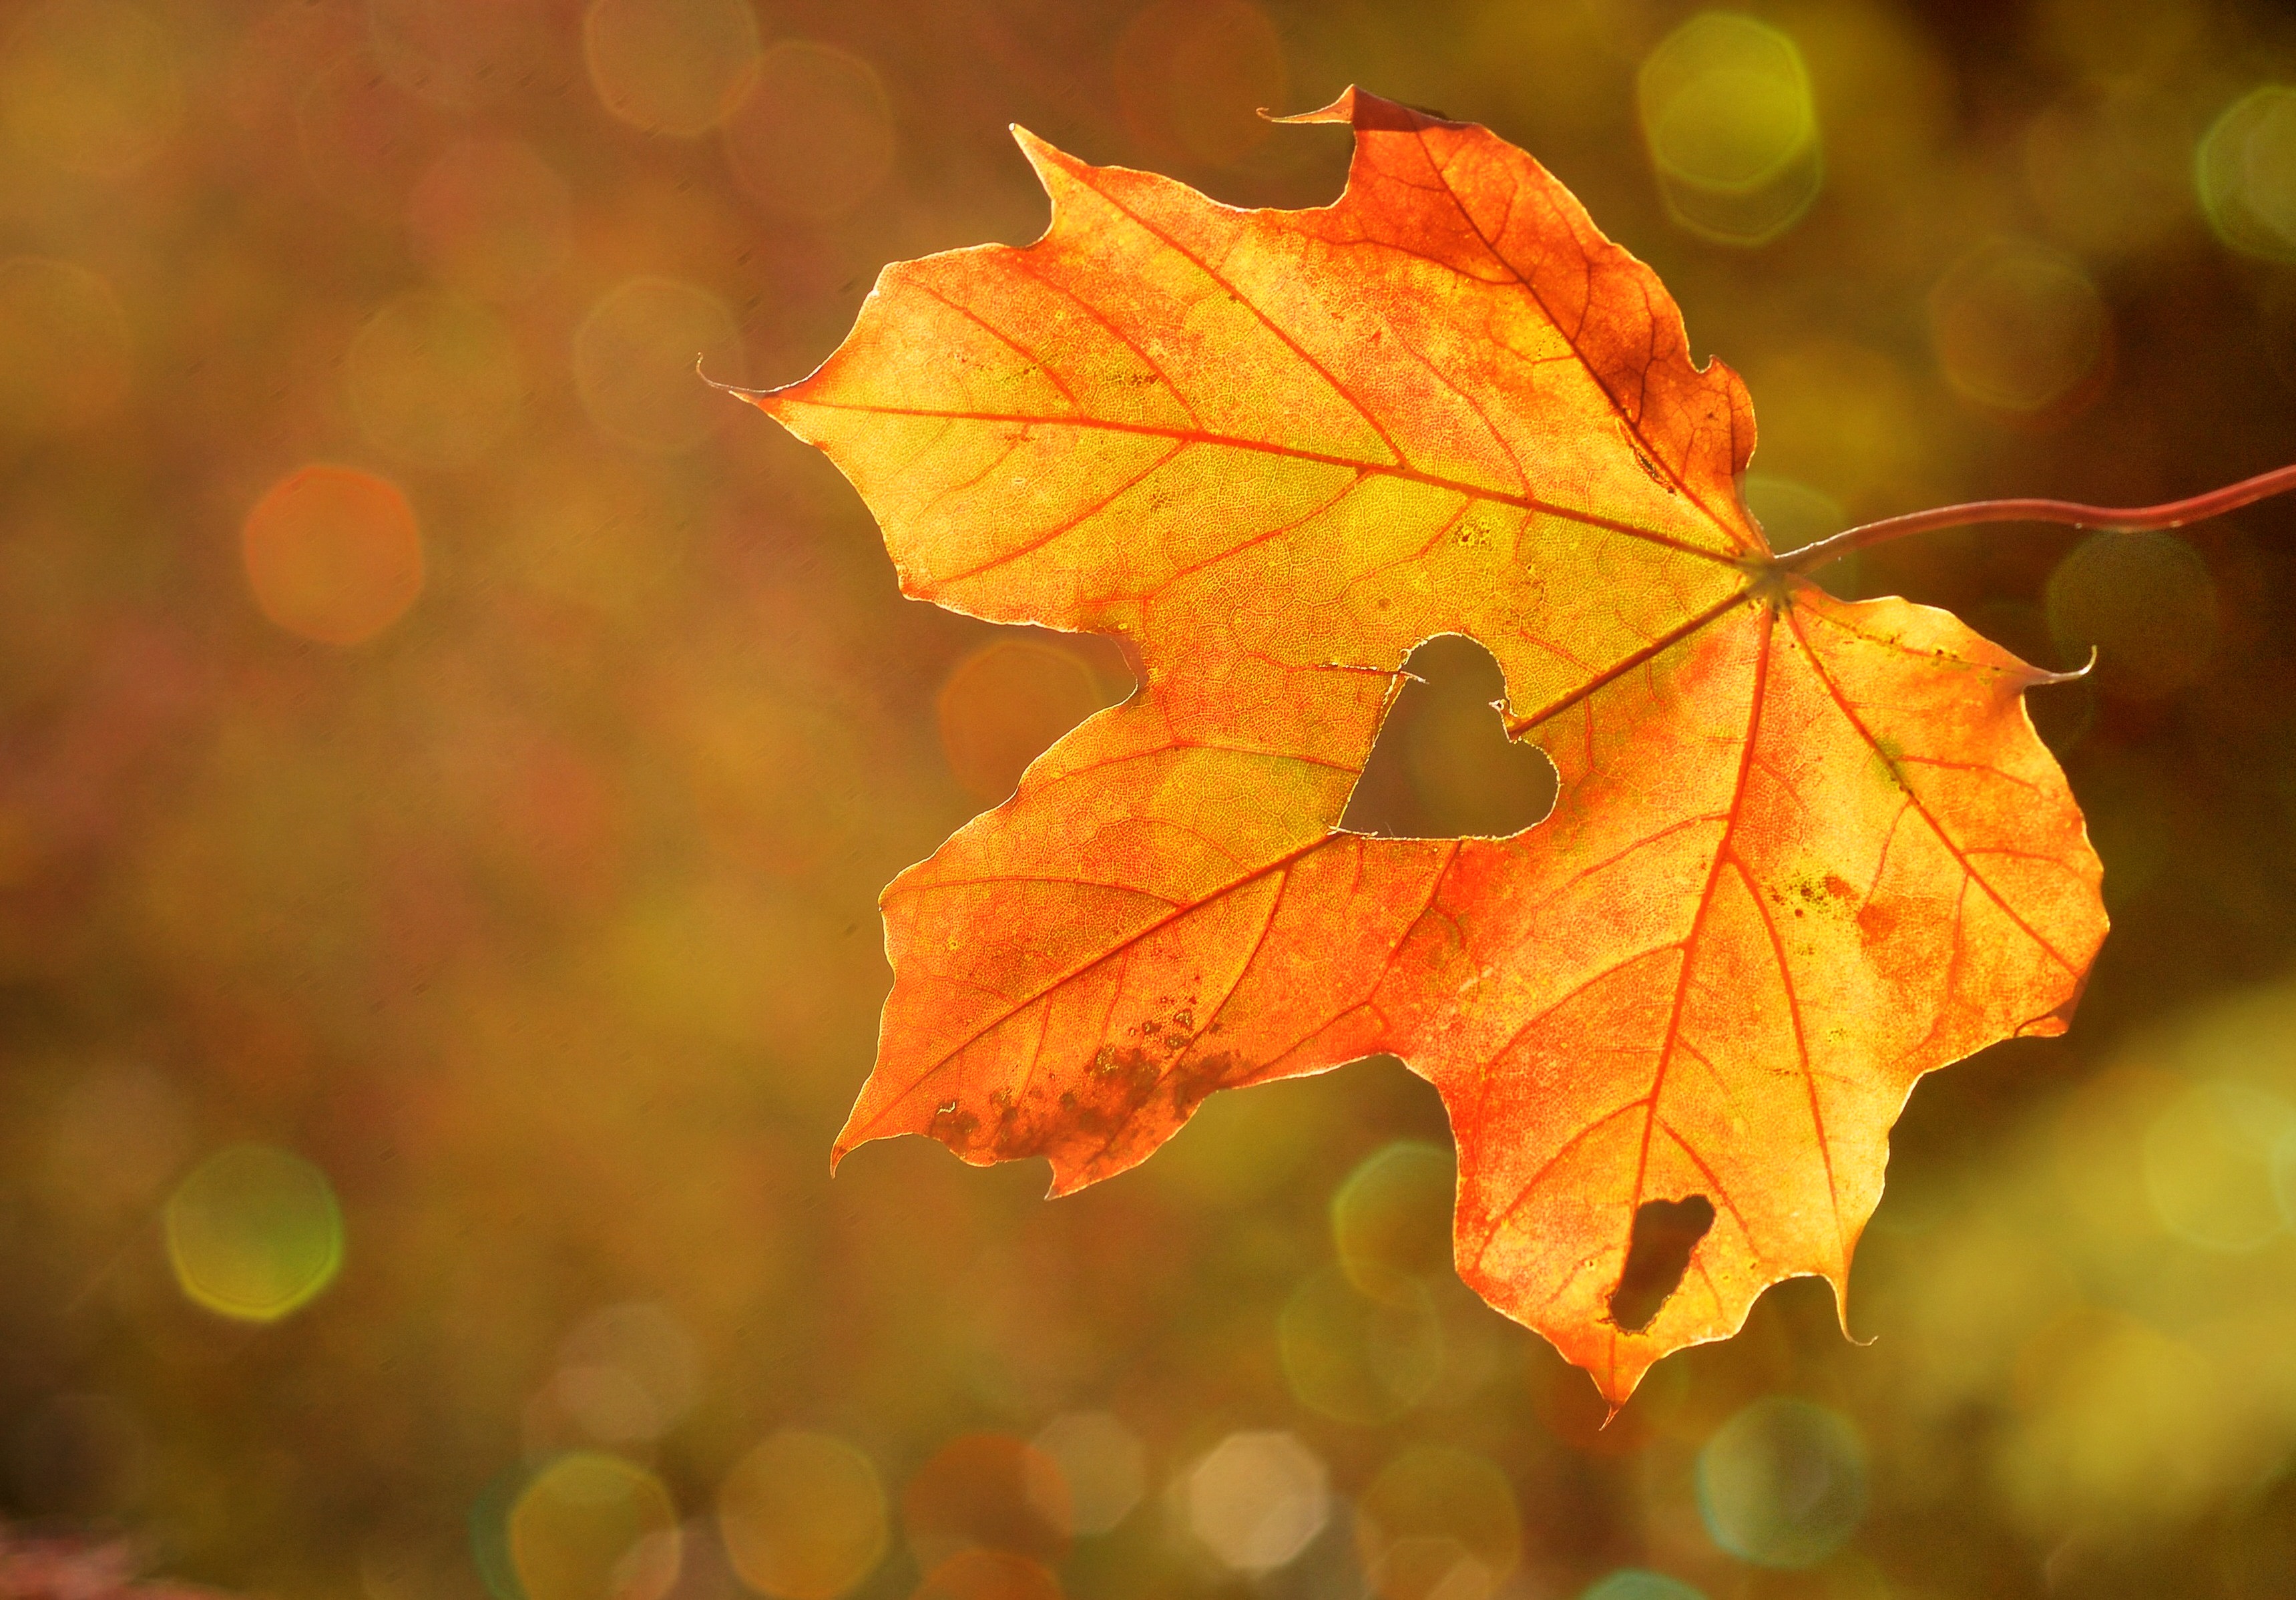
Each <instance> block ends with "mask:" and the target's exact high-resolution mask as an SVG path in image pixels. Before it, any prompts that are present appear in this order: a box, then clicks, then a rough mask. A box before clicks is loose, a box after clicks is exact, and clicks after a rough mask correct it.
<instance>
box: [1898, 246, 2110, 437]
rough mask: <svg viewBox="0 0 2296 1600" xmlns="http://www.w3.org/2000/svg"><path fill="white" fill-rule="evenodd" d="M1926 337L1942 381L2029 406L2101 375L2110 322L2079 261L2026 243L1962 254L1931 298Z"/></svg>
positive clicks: (2006, 406)
mask: <svg viewBox="0 0 2296 1600" xmlns="http://www.w3.org/2000/svg"><path fill="white" fill-rule="evenodd" d="M1929 318H1930V341H1931V346H1932V348H1934V349H1935V350H1936V351H1937V357H1938V365H1939V369H1940V370H1942V371H1943V372H1944V373H1945V377H1946V382H1948V383H1950V384H1952V385H1953V387H1954V388H1955V389H1956V390H1958V391H1959V392H1960V393H1961V394H1962V395H1964V397H1966V398H1969V399H1972V400H1974V401H1976V402H1977V403H1978V404H1979V405H1980V406H1990V407H1992V408H1993V409H1995V410H1998V411H2013V412H2032V411H2039V410H2042V409H2043V408H2045V407H2046V406H2051V405H2054V404H2055V403H2056V402H2057V401H2059V400H2061V399H2063V398H2065V397H2066V396H2068V395H2070V394H2071V393H2072V392H2073V390H2076V389H2077V388H2079V386H2080V384H2081V383H2082V382H2083V380H2085V379H2087V377H2088V376H2089V375H2090V373H2093V372H2095V370H2096V367H2097V363H2098V361H2099V360H2100V359H2101V358H2102V357H2103V354H2104V349H2105V342H2106V334H2107V332H2108V330H2109V329H2110V327H2111V325H2112V324H2111V319H2110V318H2109V316H2107V314H2106V311H2105V308H2104V299H2103V296H2101V295H2099V294H2098V293H2097V291H2096V285H2095V283H2091V282H2090V281H2089V278H2088V275H2087V273H2085V272H2083V271H2082V270H2081V267H2080V264H2079V262H2077V261H2075V260H2074V259H2073V258H2071V257H2070V256H2067V255H2065V254H2063V253H2062V251H2059V250H2051V249H2050V248H2049V247H2048V246H2046V245H2044V244H2038V243H2035V242H2032V241H2030V240H2021V239H1996V240H1990V241H1989V242H1986V243H1983V244H1980V245H1979V246H1978V247H1977V248H1976V249H1974V250H1971V251H1969V252H1968V253H1967V254H1965V255H1964V256H1963V257H1962V258H1960V259H1959V260H1957V261H1956V262H1955V263H1954V264H1953V265H1952V266H1951V267H1948V268H1947V269H1946V272H1945V275H1944V276H1943V277H1941V278H1939V280H1938V283H1937V286H1936V287H1935V288H1934V289H1932V290H1931V291H1930V297H1929Z"/></svg>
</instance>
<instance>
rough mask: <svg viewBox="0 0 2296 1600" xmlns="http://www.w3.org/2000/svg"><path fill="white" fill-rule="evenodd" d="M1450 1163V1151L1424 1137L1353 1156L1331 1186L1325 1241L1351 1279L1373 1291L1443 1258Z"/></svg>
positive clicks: (1445, 1263) (1447, 1242) (1432, 1268)
mask: <svg viewBox="0 0 2296 1600" xmlns="http://www.w3.org/2000/svg"><path fill="white" fill-rule="evenodd" d="M1457 1171H1458V1161H1457V1158H1456V1156H1455V1155H1453V1153H1451V1151H1450V1150H1448V1149H1447V1148H1446V1147H1445V1146H1443V1145H1436V1144H1431V1143H1430V1142H1428V1141H1427V1140H1425V1139H1398V1140H1396V1141H1395V1142H1394V1143H1392V1144H1390V1145H1382V1146H1381V1147H1380V1148H1379V1149H1377V1150H1375V1151H1374V1152H1372V1153H1371V1154H1369V1155H1367V1156H1365V1158H1364V1159H1363V1160H1362V1161H1359V1162H1357V1165H1356V1169H1355V1170H1354V1171H1352V1172H1350V1173H1349V1174H1348V1176H1347V1178H1346V1181H1344V1182H1343V1183H1341V1185H1340V1186H1339V1187H1338V1188H1337V1189H1336V1190H1334V1191H1333V1194H1332V1243H1333V1246H1334V1247H1335V1248H1336V1249H1337V1250H1338V1251H1339V1257H1340V1267H1341V1270H1343V1271H1344V1272H1346V1274H1347V1275H1348V1280H1349V1282H1350V1283H1352V1284H1355V1286H1356V1287H1357V1288H1358V1289H1361V1290H1364V1291H1365V1292H1376V1291H1379V1290H1382V1289H1383V1288H1385V1287H1386V1286H1387V1285H1389V1284H1391V1283H1392V1282H1393V1280H1394V1279H1395V1278H1396V1277H1397V1276H1422V1277H1423V1276H1429V1275H1431V1274H1435V1273H1439V1272H1442V1271H1443V1270H1444V1269H1445V1268H1448V1267H1449V1266H1450V1264H1451V1202H1452V1192H1453V1190H1454V1189H1455V1187H1456V1183H1457Z"/></svg>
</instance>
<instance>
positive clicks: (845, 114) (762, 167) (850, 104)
mask: <svg viewBox="0 0 2296 1600" xmlns="http://www.w3.org/2000/svg"><path fill="white" fill-rule="evenodd" d="M724 137H725V141H726V160H727V161H728V163H730V164H731V166H732V167H733V168H734V180H735V181H736V182H737V183H739V184H740V185H742V188H743V189H744V190H745V191H747V192H748V193H750V195H751V196H752V197H754V198H755V199H756V200H757V201H758V202H759V203H760V204H762V205H764V206H765V207H766V208H767V209H769V210H773V211H778V212H781V213H783V214H784V215H787V216H791V217H808V218H811V219H814V220H816V221H818V220H824V219H826V218H829V217H840V216H842V215H844V214H845V213H846V212H848V211H850V210H852V209H855V208H856V207H857V206H859V205H860V204H861V203H862V202H863V201H866V200H867V199H868V198H869V197H870V196H871V195H872V194H873V193H876V191H877V188H878V186H879V185H881V184H882V183H883V182H884V181H885V178H886V176H887V175H888V174H889V173H890V172H891V171H892V169H893V155H894V150H895V140H894V135H893V108H892V103H891V102H890V100H889V99H888V98H887V97H886V94H885V86H884V84H883V82H882V81H881V80H880V79H879V78H878V76H877V70H876V69H875V68H874V67H872V66H871V65H870V64H869V63H868V62H865V61H863V60H862V59H861V58H860V57H859V56H857V55H854V54H852V53H849V52H848V51H843V50H840V49H838V48H837V47H836V46H835V45H823V44H817V43H816V42H814V41H813V40H810V39H783V40H782V41H780V42H779V43H777V44H775V45H774V46H773V47H772V48H770V49H768V50H767V52H766V53H764V54H763V55H762V56H760V57H759V58H758V65H757V70H755V71H754V72H752V73H751V74H750V79H749V85H748V87H747V88H746V89H744V90H743V91H742V95H741V98H740V100H739V101H738V102H737V103H735V104H734V107H733V109H732V111H729V112H728V113H727V115H726V125H725V129H724Z"/></svg>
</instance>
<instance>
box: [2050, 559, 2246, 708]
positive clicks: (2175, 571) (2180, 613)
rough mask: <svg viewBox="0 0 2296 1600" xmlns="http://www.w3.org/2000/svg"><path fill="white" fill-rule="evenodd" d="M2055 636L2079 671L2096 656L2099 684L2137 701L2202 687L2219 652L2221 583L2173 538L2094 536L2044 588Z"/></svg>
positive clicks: (2065, 658)
mask: <svg viewBox="0 0 2296 1600" xmlns="http://www.w3.org/2000/svg"><path fill="white" fill-rule="evenodd" d="M2042 593H2043V602H2044V604H2045V606H2046V610H2047V611H2048V618H2049V632H2050V635H2051V636H2053V637H2054V639H2055V640H2056V644H2057V648H2058V651H2059V652H2061V654H2062V658H2063V659H2064V660H2065V661H2068V662H2070V663H2072V664H2074V665H2079V663H2080V662H2081V661H2085V660H2086V659H2087V656H2088V652H2089V651H2090V650H2091V648H2092V647H2094V648H2095V651H2096V673H2095V676H2096V679H2097V681H2098V683H2099V684H2101V685H2103V687H2104V688H2106V689H2108V690H2110V691H2112V693H2117V694H2121V695H2125V696H2127V697H2128V698H2129V699H2132V700H2158V699H2160V698H2161V697H2162V696H2164V695H2168V694H2173V693H2176V692H2177V690H2179V689H2182V688H2184V687H2185V686H2186V685H2190V684H2192V683H2194V682H2196V681H2198V680H2199V678H2200V677H2201V675H2202V673H2204V672H2205V671H2207V669H2208V665H2209V660H2210V656H2211V655H2212V654H2213V653H2214V651H2215V647H2216V637H2217V627H2218V608H2217V589H2216V581H2215V580H2214V579H2213V578H2210V576H2209V569H2208V564H2207V563H2206V562H2203V561H2202V559H2201V556H2200V553H2199V552H2198V551H2196V550H2194V548H2193V547H2192V546H2190V545H2189V544H2186V543H2185V541H2184V540H2183V539H2181V538H2179V537H2177V536H2176V535H2175V534H2172V533H2160V532H2150V531H2147V532H2138V533H2093V534H2091V535H2089V537H2087V538H2086V539H2084V540H2082V541H2081V543H2080V544H2079V545H2077V546H2074V547H2073V550H2072V552H2071V554H2068V555H2067V556H2066V557H2065V558H2064V560H2062V562H2058V563H2057V566H2056V570H2054V571H2053V572H2051V573H2050V574H2049V579H2048V582H2047V584H2046V586H2045V587H2044V589H2043V591H2042Z"/></svg>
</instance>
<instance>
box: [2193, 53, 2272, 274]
mask: <svg viewBox="0 0 2296 1600" xmlns="http://www.w3.org/2000/svg"><path fill="white" fill-rule="evenodd" d="M2193 168H2194V169H2193V182H2194V187H2195V188H2196V189H2197V190H2198V191H2199V193H2200V201H2201V209H2202V210H2203V211H2205V212H2206V213H2207V214H2208V218H2209V226H2210V227H2212V228H2214V229H2215V230H2216V234H2217V237H2218V238H2219V239H2221V240H2223V241H2224V242H2226V244H2228V245H2230V246H2231V247H2232V248H2233V249H2235V250H2238V251H2240V252H2241V253H2242V254H2243V255H2247V256H2258V257H2261V258H2264V259H2265V260H2267V261H2296V88H2289V87H2287V86H2284V85H2280V84H2267V85H2266V86H2264V87H2262V88H2259V89H2252V90H2251V91H2250V92H2249V93H2248V94H2244V95H2243V96H2242V97H2241V98H2240V99H2239V100H2237V101H2235V103H2233V104H2232V105H2231V106H2230V107H2229V108H2228V109H2226V111H2225V113H2224V115H2222V116H2220V117H2218V119H2216V122H2215V124H2214V125H2213V126H2212V127H2210V129H2209V131H2208V133H2207V134H2206V135H2204V136H2203V137H2202V140H2201V143H2200V148H2199V149H2198V151H2196V152H2194V163H2193Z"/></svg>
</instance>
